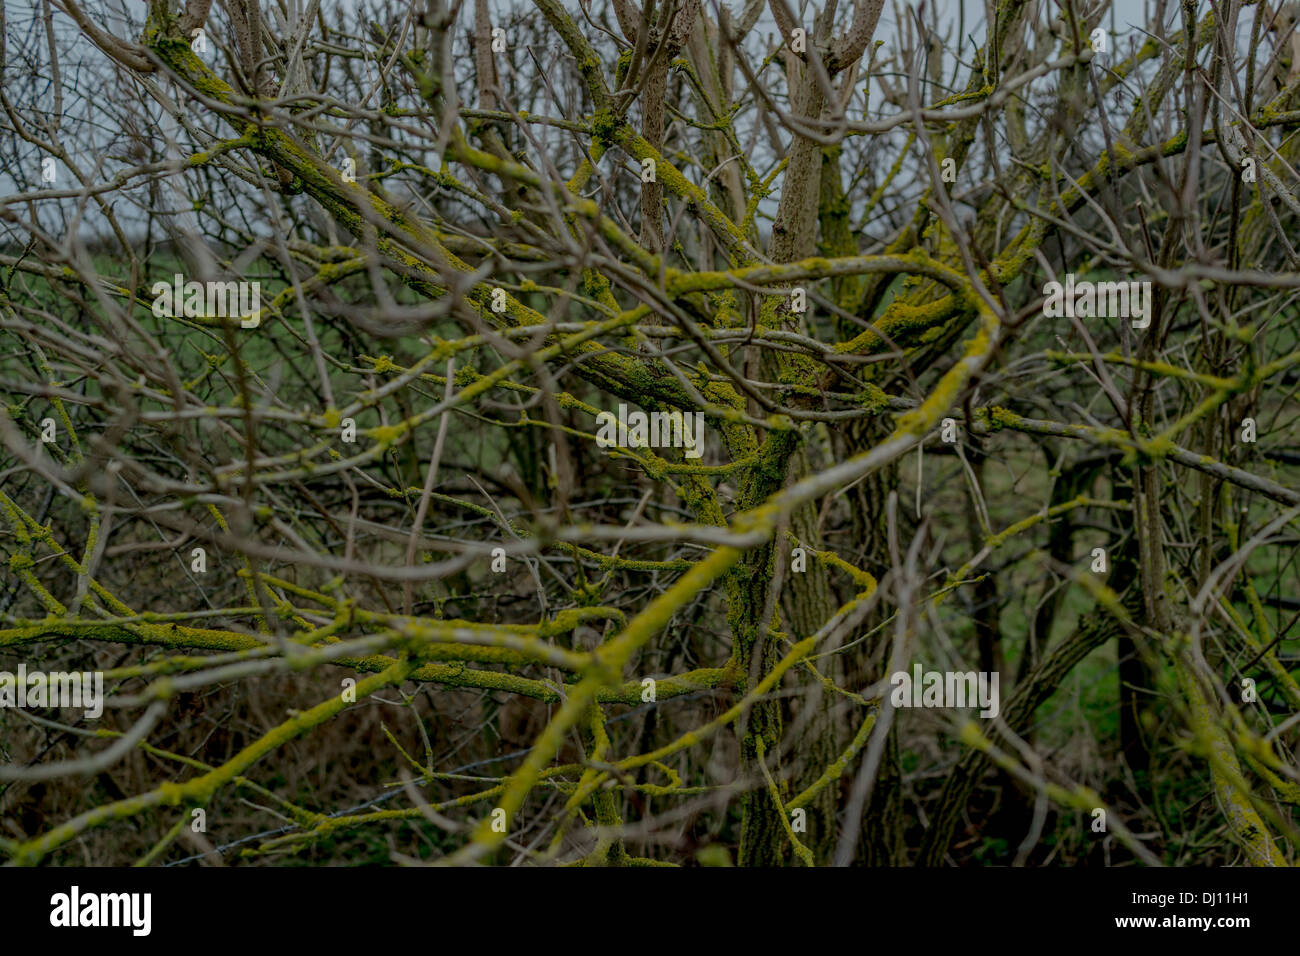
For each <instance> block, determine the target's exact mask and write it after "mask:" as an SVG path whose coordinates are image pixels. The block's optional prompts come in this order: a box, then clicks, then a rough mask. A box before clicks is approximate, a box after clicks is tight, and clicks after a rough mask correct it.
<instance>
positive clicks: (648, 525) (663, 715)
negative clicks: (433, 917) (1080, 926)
mask: <svg viewBox="0 0 1300 956" xmlns="http://www.w3.org/2000/svg"><path fill="white" fill-rule="evenodd" d="M0 12H3V16H4V22H3V27H2V28H0V42H3V48H0V76H2V78H3V84H2V88H0V107H3V116H2V118H0V137H3V140H2V141H0V160H2V162H0V166H3V175H2V176H0V180H2V183H0V192H3V193H5V194H4V195H3V196H0V230H2V231H3V232H2V236H0V341H2V342H3V355H4V357H3V359H0V392H2V393H3V396H4V400H5V405H4V407H3V408H2V409H0V440H2V441H3V448H2V449H0V557H3V558H4V561H5V568H6V570H5V571H4V573H3V579H2V580H3V586H2V587H0V665H3V664H9V663H12V664H13V666H12V667H9V668H8V669H7V670H5V669H3V668H0V704H6V700H5V697H4V694H5V688H6V684H5V683H4V680H3V676H4V673H8V672H9V671H13V670H16V669H17V667H18V666H19V665H22V666H23V667H25V668H28V669H31V670H36V669H41V668H43V669H44V670H45V671H47V672H51V671H55V670H59V669H63V670H62V671H60V672H66V673H76V674H80V673H85V674H87V675H90V674H99V675H102V679H103V681H104V686H105V692H104V693H105V697H104V704H105V706H106V707H107V708H108V709H107V710H106V711H105V713H104V715H103V717H102V718H99V719H98V720H95V719H92V718H91V717H90V716H81V715H78V714H77V713H76V712H75V711H70V710H67V709H66V708H65V709H64V710H57V709H55V705H56V704H59V703H66V701H56V700H54V699H52V698H48V699H47V698H43V699H42V700H41V701H38V702H36V703H35V704H32V703H30V702H29V704H28V705H27V706H21V705H20V706H15V705H14V703H12V702H10V703H8V704H7V706H6V707H4V708H0V728H2V732H0V748H2V749H3V753H4V758H5V760H4V762H3V763H0V825H2V826H3V830H4V832H3V833H2V834H0V853H3V854H4V855H5V856H6V857H8V858H9V859H11V860H13V861H16V862H20V863H37V862H41V861H58V860H60V859H64V858H66V857H67V856H68V855H69V854H71V853H73V852H74V848H75V847H76V846H77V845H80V847H81V850H80V851H79V852H78V856H80V855H81V854H83V853H90V854H92V855H94V856H97V857H98V858H100V859H102V860H104V861H108V862H115V863H117V862H125V861H127V860H140V861H144V862H148V863H156V862H157V863H160V862H173V863H175V862H182V861H189V860H191V859H206V860H207V861H210V862H217V861H221V860H228V861H233V860H235V859H248V858H252V859H263V858H267V859H276V858H278V857H279V856H280V855H282V854H284V853H287V852H291V851H292V852H298V853H306V854H310V855H311V858H313V859H328V858H330V856H331V855H337V854H350V855H353V856H355V855H358V854H362V855H368V856H375V857H377V858H379V859H384V860H387V859H397V860H416V859H420V860H438V861H441V862H451V863H458V864H459V863H470V862H475V861H481V862H498V863H510V862H518V861H524V862H529V863H533V864H549V863H581V864H587V865H631V864H640V865H649V864H662V863H675V864H689V863H703V864H714V863H719V862H726V861H728V860H731V859H734V860H735V861H736V862H739V863H741V864H744V865H787V864H809V865H826V864H839V865H847V864H850V863H858V864H880V863H886V864H919V865H942V864H945V863H959V864H967V863H988V862H1012V863H1017V864H1026V863H1028V864H1036V865H1037V864H1051V863H1061V862H1065V863H1071V862H1080V861H1088V862H1097V863H1107V864H1108V863H1111V862H1129V861H1133V860H1137V861H1140V862H1143V863H1147V864H1159V863H1187V862H1196V863H1202V864H1203V863H1227V862H1246V863H1250V864H1253V865H1284V864H1287V863H1288V862H1290V861H1293V860H1294V859H1295V856H1296V848H1297V846H1300V832H1298V831H1297V827H1296V821H1295V807H1296V806H1297V804H1300V764H1298V763H1297V759H1296V752H1295V749H1296V745H1297V729H1298V728H1300V717H1297V716H1296V715H1297V711H1298V709H1300V684H1297V679H1296V669H1297V660H1298V659H1300V658H1298V657H1297V654H1298V653H1300V637H1297V636H1296V635H1295V633H1294V624H1295V622H1296V619H1297V616H1300V601H1297V600H1296V599H1295V597H1294V594H1295V588H1296V584H1297V581H1298V580H1300V569H1297V567H1296V565H1295V554H1296V548H1295V544H1296V541H1297V537H1296V535H1297V533H1300V525H1298V524H1297V517H1300V491H1297V490H1296V483H1295V480H1294V479H1295V477H1296V471H1295V469H1296V468H1297V466H1298V465H1300V448H1298V447H1297V446H1298V445H1300V434H1298V433H1297V428H1298V427H1300V426H1298V425H1297V416H1296V414H1295V411H1296V409H1297V407H1300V406H1297V405H1296V402H1295V392H1296V383H1297V382H1300V342H1298V341H1297V336H1296V333H1295V331H1294V330H1293V326H1294V325H1295V322H1293V321H1291V320H1292V319H1294V318H1295V317H1296V315H1297V290H1300V268H1298V267H1300V262H1298V261H1297V260H1298V256H1300V254H1297V251H1296V248H1295V243H1294V241H1293V239H1294V235H1295V230H1296V225H1297V223H1298V222H1300V199H1297V196H1298V195H1300V175H1297V172H1296V167H1297V163H1298V162H1300V156H1297V154H1296V151H1297V148H1298V147H1297V145H1296V139H1295V136H1294V133H1295V130H1296V128H1297V126H1300V49H1298V48H1297V46H1296V43H1297V33H1296V31H1295V25H1296V19H1297V18H1296V16H1295V12H1294V11H1293V10H1292V9H1290V8H1289V7H1287V8H1275V7H1273V6H1270V5H1268V4H1266V3H1242V2H1237V0H1229V2H1224V3H1215V4H1210V3H1204V2H1197V0H1185V2H1183V3H1181V4H1167V3H1165V2H1163V0H1158V2H1150V3H1147V4H1146V7H1145V8H1144V9H1139V8H1138V7H1137V6H1136V5H1135V4H1130V5H1127V6H1125V5H1122V4H1121V5H1112V4H1111V3H1109V2H1099V3H1094V4H1090V5H1085V4H1079V3H1077V2H1074V0H1068V2H1064V3H1058V2H1057V0H1008V2H1007V3H1003V4H1000V5H997V6H996V8H994V7H993V6H990V7H989V8H988V11H983V10H976V9H975V7H974V6H973V5H962V7H961V9H960V10H955V9H952V8H950V7H943V6H942V5H939V4H934V3H926V2H924V0H919V2H916V3H913V4H910V5H909V4H905V3H904V4H890V5H889V6H888V7H886V5H885V4H884V2H883V0H854V2H852V3H849V2H847V0H845V2H836V0H830V2H827V3H824V4H821V5H817V4H813V3H803V4H798V3H796V2H795V0H770V2H769V3H762V2H759V0H750V2H744V3H739V2H728V0H615V2H614V3H613V4H612V5H604V4H597V3H591V2H589V0H532V2H531V3H526V2H523V0H518V2H517V3H513V4H507V3H505V2H495V0H494V2H489V0H474V2H473V3H472V4H471V3H462V2H460V0H455V2H448V0H425V2H423V3H420V4H402V3H381V2H375V0H372V2H366V3H361V4H358V5H355V6H353V5H351V4H339V3H333V2H330V3H322V2H321V0H275V2H265V3H264V2H263V0H224V2H222V3H219V4H213V3H212V2H211V0H187V2H185V3H183V4H180V5H178V4H177V3H176V0H149V2H148V3H147V4H146V5H128V4H123V3H120V2H118V0H87V2H79V0H40V2H39V3H38V4H37V5H36V6H34V7H32V8H31V9H22V10H15V8H14V4H11V3H7V4H5V5H4V6H3V7H2V8H0ZM9 687H10V690H11V691H13V692H16V691H17V688H18V685H17V683H15V682H13V681H11V682H10V684H9ZM23 692H24V693H26V690H25V689H24V691H23ZM15 700H16V698H15ZM87 714H89V711H87ZM86 781H90V782H91V783H92V784H93V786H89V787H88V786H85V782H86ZM1207 795H1208V796H1210V797H1211V799H1206V797H1207ZM124 821H134V829H132V831H131V832H130V833H129V834H128V833H126V832H125V829H124ZM374 834H387V841H388V842H387V843H385V842H384V840H382V839H379V840H376V839H375V837H374ZM178 841H180V842H181V843H183V844H186V845H185V846H181V845H177V843H178Z"/></svg>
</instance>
